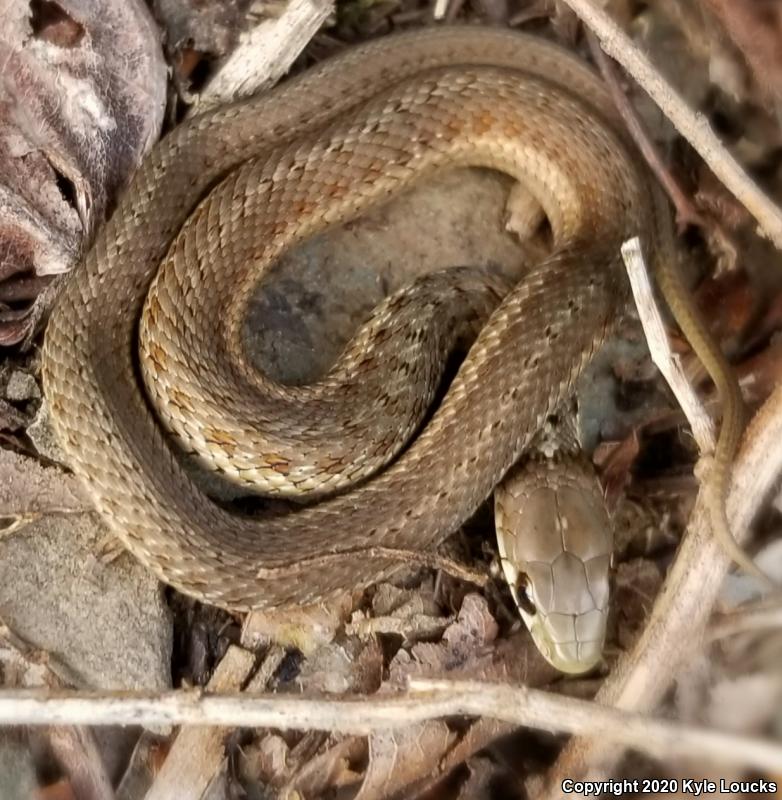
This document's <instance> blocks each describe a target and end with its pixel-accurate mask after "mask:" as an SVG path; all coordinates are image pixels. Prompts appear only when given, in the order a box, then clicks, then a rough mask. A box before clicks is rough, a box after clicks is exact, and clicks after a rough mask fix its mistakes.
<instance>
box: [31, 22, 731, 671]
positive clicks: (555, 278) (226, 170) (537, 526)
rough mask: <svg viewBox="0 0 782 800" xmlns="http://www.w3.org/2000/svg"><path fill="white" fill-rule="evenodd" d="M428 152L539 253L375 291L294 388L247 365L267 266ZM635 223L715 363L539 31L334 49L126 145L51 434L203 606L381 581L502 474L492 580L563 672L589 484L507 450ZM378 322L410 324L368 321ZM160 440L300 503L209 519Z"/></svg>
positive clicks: (593, 516) (654, 234)
mask: <svg viewBox="0 0 782 800" xmlns="http://www.w3.org/2000/svg"><path fill="white" fill-rule="evenodd" d="M454 167H479V168H488V169H493V170H498V171H500V172H503V173H506V174H507V175H510V176H511V177H512V178H514V179H516V180H517V181H518V182H519V183H520V184H522V185H523V186H524V187H525V191H528V192H529V193H530V195H531V196H532V197H533V198H534V200H535V202H537V203H538V204H539V205H540V207H541V208H542V210H543V211H544V212H545V215H546V217H547V220H548V223H549V225H550V231H551V241H552V248H551V253H550V255H548V256H546V257H544V258H542V259H541V260H540V261H539V262H538V263H536V264H534V265H532V266H531V267H530V269H529V270H528V271H527V273H526V274H525V276H524V278H523V279H522V280H520V281H519V282H518V283H517V284H515V285H514V286H512V287H507V286H501V285H500V282H499V281H497V280H494V279H492V278H491V277H487V278H485V279H482V278H479V276H476V274H475V272H474V271H471V270H469V269H457V270H454V271H446V272H447V273H448V274H446V275H438V274H436V273H433V274H432V275H431V276H427V277H425V278H424V279H422V280H420V281H419V282H418V283H419V284H420V285H419V286H418V287H416V288H414V289H411V290H409V291H408V290H403V291H401V292H400V293H398V294H394V295H392V296H391V297H389V298H388V299H387V300H386V301H385V303H384V304H382V306H381V308H380V309H379V310H378V311H376V312H375V314H374V315H373V317H372V318H371V319H370V321H369V322H368V323H367V325H366V326H365V327H364V328H363V329H362V330H361V331H360V332H359V333H357V334H356V336H355V337H354V339H353V340H352V341H351V343H350V344H349V345H348V346H347V347H346V349H345V351H344V353H343V355H342V356H341V357H340V359H339V360H338V362H337V364H336V365H335V366H334V367H333V368H332V370H331V371H330V372H329V373H328V374H327V375H326V376H325V377H323V378H322V379H321V380H320V381H318V382H316V383H315V384H313V385H312V386H305V387H285V386H282V385H280V384H277V383H275V382H274V381H272V380H271V379H269V378H268V377H266V376H264V375H262V374H259V373H258V371H257V370H256V369H255V368H253V367H252V365H251V364H250V363H249V359H248V357H247V356H246V354H245V353H244V351H243V347H242V345H241V331H242V320H243V319H244V315H245V311H246V308H247V304H248V302H249V299H250V297H251V296H252V293H253V291H254V289H255V287H256V285H257V284H258V282H259V281H260V280H261V279H262V277H263V275H264V274H265V273H267V272H268V271H269V270H270V269H272V268H273V266H274V264H275V262H276V261H277V260H278V259H279V257H280V255H281V254H283V253H285V252H287V251H288V250H290V249H291V248H292V247H294V246H295V245H296V244H298V243H299V242H301V241H304V240H306V239H307V238H308V237H311V236H313V235H316V234H317V233H319V232H322V231H324V230H326V229H329V228H331V227H334V226H338V225H340V224H343V223H346V222H348V221H350V220H352V219H354V218H355V217H357V216H359V215H361V214H362V213H364V212H366V211H367V210H369V209H371V208H373V207H376V206H378V205H379V204H382V203H384V202H387V201H388V200H389V199H390V198H392V197H398V196H399V195H400V194H402V193H403V192H404V191H406V190H408V189H410V188H411V187H414V186H416V185H417V184H419V183H421V182H422V181H425V180H426V179H427V177H429V176H431V175H433V174H435V173H437V172H438V171H441V170H445V169H451V168H454ZM635 235H638V236H640V237H641V240H642V243H643V245H644V247H645V250H646V251H647V252H648V253H650V254H651V255H652V260H653V262H654V266H655V271H656V272H657V273H658V274H659V275H660V276H661V282H662V281H663V280H667V281H668V286H667V289H666V296H672V297H675V298H677V299H678V300H680V301H681V303H682V304H683V306H682V307H679V308H678V313H677V318H679V321H680V324H682V326H683V327H685V325H686V327H687V328H688V330H687V331H686V332H687V333H688V335H689V333H690V331H694V332H695V333H696V334H697V335H698V336H699V337H700V338H697V337H696V340H697V347H699V348H700V349H699V350H698V352H699V353H700V354H701V356H702V357H704V355H703V353H704V352H705V353H706V355H707V356H708V357H709V359H710V360H709V362H708V363H709V364H711V365H714V364H715V363H716V364H717V366H716V367H714V370H715V371H716V372H717V373H718V374H722V373H723V372H724V369H723V366H724V365H723V364H722V362H719V358H720V354H719V351H718V350H716V351H715V348H714V346H713V345H711V344H710V339H709V337H708V334H705V333H703V325H702V322H701V321H700V320H699V319H698V318H697V317H696V316H694V315H693V314H694V312H692V308H691V305H692V304H691V301H690V300H688V298H687V293H686V289H684V288H683V287H682V285H681V281H680V278H678V277H677V276H676V274H675V270H674V269H673V266H672V262H673V261H674V256H673V254H672V244H671V240H672V234H671V230H670V220H669V211H668V208H667V203H666V201H665V200H664V199H663V198H662V197H661V194H660V190H659V189H658V188H657V185H656V183H655V182H654V180H653V179H652V178H651V176H650V174H649V173H648V171H647V168H646V167H645V166H644V165H643V163H642V161H641V159H639V157H638V156H637V154H636V152H635V150H634V148H633V146H632V145H631V144H630V143H629V141H628V139H627V136H626V134H625V133H624V132H623V130H622V128H621V125H620V123H619V122H618V118H617V115H616V112H615V111H614V107H613V105H612V103H611V100H610V98H609V96H608V95H607V93H606V91H605V89H604V88H603V85H602V83H601V82H600V80H599V79H598V78H597V77H596V75H595V74H594V73H593V71H592V70H591V68H589V67H588V66H587V65H586V64H584V63H582V61H581V60H580V59H579V58H577V57H576V56H575V55H573V54H571V53H569V52H567V51H565V50H564V49H561V48H560V47H558V46H557V45H555V44H553V43H551V42H549V41H546V40H544V39H542V38H538V37H534V36H529V35H525V34H522V33H518V32H514V31H509V30H503V29H499V28H491V27H480V26H451V27H449V26H444V27H433V28H425V29H420V30H416V31H413V32H403V33H399V34H395V35H391V36H387V37H383V38H380V39H378V40H375V41H370V42H367V43H365V44H362V45H359V46H355V47H351V48H348V49H347V50H346V51H344V52H342V53H340V54H338V55H336V56H334V57H332V58H330V59H327V60H326V61H323V62H321V63H320V64H318V65H316V66H314V67H311V68H309V69H307V70H305V71H303V72H301V73H300V74H298V75H296V76H294V77H292V78H289V79H288V80H286V81H284V82H283V83H282V84H281V85H279V86H278V87H276V88H275V89H273V90H271V91H269V92H266V93H263V94H260V95H257V96H253V97H250V98H247V99H241V100H237V101H235V102H233V103H231V104H228V105H225V106H221V107H218V108H216V109H213V110H209V111H207V112H204V113H202V114H196V115H193V116H191V117H188V118H186V119H185V120H184V121H183V122H182V123H181V124H179V125H178V126H176V127H175V128H174V129H173V130H172V131H171V132H170V133H169V134H168V135H167V136H165V137H164V138H163V139H162V140H161V141H160V142H159V143H158V144H157V145H156V146H154V147H153V149H152V150H151V151H150V153H149V154H148V156H147V157H146V158H145V159H144V161H143V163H142V164H141V166H140V167H139V168H138V170H137V171H136V172H135V174H134V176H133V178H132V180H131V182H130V184H129V187H128V188H127V190H126V191H125V192H124V193H123V195H122V196H121V197H120V199H119V201H118V204H117V206H116V209H115V210H114V212H113V214H112V215H111V217H110V218H109V220H108V221H107V222H106V223H105V225H104V226H103V227H102V229H101V230H100V231H99V232H98V234H97V236H96V238H95V241H94V242H93V244H92V246H91V248H90V249H89V251H88V252H87V253H86V255H85V257H84V258H83V260H82V262H81V263H80V264H79V265H78V266H77V267H76V268H75V269H74V271H73V273H72V274H71V275H70V276H69V279H68V281H67V283H66V285H65V286H64V288H63V290H62V293H61V296H60V297H59V299H58V301H57V304H56V307H55V309H54V311H53V313H52V316H51V318H50V320H49V323H48V326H47V330H46V335H45V341H44V346H43V359H42V374H43V382H44V389H45V395H46V398H47V402H48V405H49V410H50V415H51V419H52V423H53V427H54V430H55V432H56V434H57V437H58V439H59V441H60V443H61V445H62V447H63V449H64V451H65V453H66V457H67V460H68V462H69V464H70V466H71V467H72V469H73V471H74V472H75V473H76V475H78V476H79V478H80V479H81V480H82V482H83V483H84V484H85V486H86V488H87V491H88V492H89V495H90V497H91V499H92V501H93V503H94V505H95V507H96V509H97V511H98V512H99V514H100V515H101V517H102V518H103V519H104V521H105V522H106V524H107V525H108V527H109V528H110V530H111V531H112V532H113V533H115V534H116V535H117V536H118V537H119V538H120V539H121V540H122V542H123V543H124V545H125V546H126V547H127V548H128V549H129V550H130V551H131V552H132V553H133V554H134V556H135V557H136V558H137V559H138V560H139V561H140V562H141V563H142V564H143V565H145V566H146V567H147V568H149V569H150V570H152V571H153V572H154V573H155V574H156V575H157V576H159V578H160V579H161V580H162V581H164V582H166V583H168V584H170V585H172V586H173V587H175V588H177V589H178V590H180V591H182V592H184V593H185V594H188V595H190V596H193V597H195V598H198V599H200V600H202V601H204V602H206V603H210V604H213V605H216V606H220V607H222V608H225V609H229V610H232V611H248V610H251V609H263V608H266V609H268V608H285V607H290V606H296V605H301V604H307V603H315V602H326V601H327V600H328V598H330V597H332V596H334V595H335V594H336V593H337V592H339V591H343V590H344V589H346V588H349V589H353V588H355V587H366V586H369V585H371V584H373V583H375V582H377V581H380V580H384V579H388V578H390V577H393V576H394V575H395V574H397V573H398V572H399V570H400V569H402V568H404V566H405V559H404V554H405V553H422V554H425V553H431V552H433V551H434V550H435V549H436V548H437V547H438V546H439V545H440V544H441V543H442V542H443V541H444V540H445V539H446V538H447V537H448V536H449V535H450V534H452V533H453V532H454V531H455V530H456V529H457V528H458V527H459V526H460V525H461V524H462V523H464V522H465V521H466V520H467V519H468V518H469V517H470V516H471V515H473V514H474V512H475V511H476V509H477V508H478V507H479V506H480V505H481V504H482V503H483V502H484V501H485V500H486V499H487V498H489V497H490V495H491V493H492V491H493V490H494V489H495V487H497V486H498V484H500V483H501V481H502V479H503V477H504V476H506V475H508V474H509V473H510V475H511V477H513V475H514V473H515V472H517V471H522V472H524V476H522V477H521V478H520V480H521V481H522V483H521V484H511V487H513V486H515V487H516V488H511V489H510V490H509V491H506V490H505V489H503V490H501V491H502V492H504V494H499V495H498V500H497V514H498V528H500V529H501V530H502V531H506V533H505V534H502V535H501V539H500V555H501V561H502V564H503V569H504V572H505V575H506V577H507V578H508V579H509V581H510V583H511V590H512V593H513V596H514V599H516V602H517V604H518V605H519V608H520V610H522V611H523V613H524V615H526V616H525V619H527V621H528V623H529V624H530V628H531V630H532V632H533V637H534V638H535V641H536V643H537V644H538V645H539V647H540V648H541V650H542V652H543V653H544V655H545V656H546V657H547V658H548V659H549V660H550V661H551V662H552V663H553V664H555V666H557V667H559V668H560V669H563V670H564V671H568V672H583V671H584V670H585V669H589V668H591V667H592V666H593V665H594V664H595V663H596V662H597V660H598V659H599V656H600V648H601V647H602V639H603V637H604V633H605V620H606V615H607V569H608V553H607V552H606V550H607V547H608V545H609V544H610V541H609V539H607V537H606V534H605V531H604V527H603V524H602V521H601V520H602V519H603V517H602V515H603V513H604V512H603V511H601V510H600V507H599V504H598V500H599V498H598V500H596V499H595V492H596V491H597V492H598V493H599V489H596V488H595V486H594V482H593V479H592V478H589V479H587V478H584V473H583V472H582V471H578V470H577V471H576V472H574V471H573V469H574V468H571V467H569V466H567V465H564V464H562V463H558V461H557V459H554V460H550V461H546V462H541V461H540V459H538V458H536V457H535V456H534V453H533V449H534V442H535V440H536V436H538V434H539V432H540V430H541V428H542V427H543V426H544V425H545V423H546V420H548V419H550V418H551V416H552V415H553V414H555V413H556V412H557V410H558V409H561V408H562V406H563V403H566V402H567V401H568V398H570V397H571V396H572V395H573V392H574V388H575V383H576V381H577V379H578V377H579V375H580V374H581V372H582V371H583V369H584V367H585V365H586V364H587V363H588V362H589V360H590V358H591V357H592V354H593V353H594V352H595V351H596V349H597V348H598V347H599V346H600V345H601V344H602V342H604V341H605V339H606V337H607V336H608V335H609V333H610V331H611V330H612V328H613V326H614V324H615V322H616V320H617V318H618V315H619V314H620V313H621V311H622V309H623V308H624V307H625V305H626V303H627V300H628V297H629V290H628V284H627V280H626V277H625V276H624V273H623V269H622V266H621V261H620V257H619V250H620V245H621V244H622V242H623V241H624V240H626V239H627V238H629V237H631V236H635ZM416 298H417V299H416ZM422 307H424V308H425V309H426V310H428V311H429V312H432V313H433V314H434V315H435V316H437V314H438V313H439V314H440V315H441V321H440V322H439V323H436V324H435V329H436V330H435V332H434V333H431V334H426V333H424V332H423V329H424V327H425V326H424V325H423V324H419V323H418V322H417V321H416V320H417V315H419V313H420V309H421V308H422ZM406 315H407V316H408V318H410V319H409V320H408V321H409V323H410V327H407V328H405V323H402V327H401V332H400V331H399V330H397V329H394V325H395V324H396V322H397V321H398V320H400V319H402V318H404V317H405V316H406ZM682 319H683V320H684V323H682ZM473 329H476V333H475V334H474V341H472V343H471V344H470V345H469V349H468V350H467V353H466V356H465V357H464V360H463V362H462V363H461V365H460V366H459V369H458V371H457V372H456V375H455V377H453V379H452V380H451V381H450V383H449V384H448V388H447V391H446V392H445V394H444V396H443V398H442V400H441V401H440V402H439V404H438V405H437V407H436V408H435V409H434V410H433V411H431V413H430V412H427V411H426V408H427V405H428V403H429V402H430V400H431V399H432V397H433V396H434V394H435V393H436V389H432V388H431V387H432V385H435V386H436V385H437V384H438V381H439V380H440V378H439V377H438V376H441V374H442V372H441V371H438V369H439V368H437V367H434V366H431V364H432V360H431V359H429V360H427V359H426V358H424V360H423V361H421V360H420V359H419V356H420V351H421V350H422V348H427V347H428V348H430V349H431V348H433V349H434V350H435V351H436V352H437V353H439V356H442V354H443V353H444V352H445V351H446V350H447V349H448V348H449V347H451V346H452V345H453V343H454V342H455V341H456V340H461V339H462V338H464V336H465V335H466V331H468V330H473ZM405 330H406V331H407V332H406V333H405V332H404V331H405ZM691 338H692V337H691ZM140 340H141V343H140ZM703 342H705V344H704V343H703ZM439 356H438V357H439ZM715 359H716V361H715ZM435 360H436V359H435ZM704 360H706V359H705V358H704ZM720 370H722V372H720ZM725 380H726V381H728V379H725ZM407 384H412V385H413V390H408V389H407V388H405V386H406V385H407ZM725 385H728V384H725ZM427 387H428V388H427ZM419 391H423V394H424V398H423V399H420V398H419V395H418V392H419ZM365 404H366V405H365ZM226 408H227V410H226ZM397 412H399V413H401V414H402V416H403V418H404V419H403V421H401V422H398V421H397V419H398V415H397ZM422 414H423V415H424V416H426V415H428V418H427V419H426V420H425V421H424V422H423V423H422V421H421V420H422ZM264 426H265V432H264V433H258V432H257V431H258V430H259V429H261V428H264ZM297 437H298V439H297ZM175 438H176V440H178V442H179V443H178V444H175V443H174V439H175ZM251 440H252V441H253V442H254V443H255V445H256V446H257V447H260V451H259V452H255V451H254V450H252V448H251V447H250V446H249V444H247V443H248V442H250V441H251ZM292 440H295V441H292ZM183 452H184V453H185V454H189V455H188V457H192V458H195V459H196V460H198V461H200V462H201V463H206V464H207V466H208V468H209V469H212V470H215V471H218V472H221V473H222V474H225V475H228V476H229V477H232V478H233V479H236V480H238V482H239V483H241V484H243V485H246V486H248V487H249V486H252V487H254V488H259V489H260V490H261V491H266V492H268V493H271V494H273V495H274V494H277V495H280V496H283V497H289V498H290V497H293V498H296V497H297V495H299V494H307V493H309V495H310V496H312V497H313V498H314V502H311V503H306V504H302V505H301V506H300V507H296V508H294V509H293V510H290V511H285V512H282V511H280V512H278V511H276V510H273V511H269V512H268V513H260V514H256V515H250V514H246V513H238V512H237V511H236V510H235V509H233V508H228V507H226V506H225V504H221V503H219V502H217V501H216V500H214V499H213V498H212V497H210V496H209V495H208V494H207V493H206V491H205V490H204V489H203V488H202V486H201V484H200V483H199V482H198V481H197V480H196V479H194V477H193V475H192V471H191V469H190V468H189V466H188V465H187V464H185V463H183ZM723 455H724V454H723ZM525 460H526V463H527V467H524V466H523V463H524V462H525ZM519 464H522V466H514V465H519ZM723 471H724V470H723ZM525 481H526V482H525ZM585 481H587V482H591V483H590V485H589V486H587V485H586V484H585ZM519 487H521V488H519ZM536 509H537V510H536ZM552 509H553V510H552ZM541 514H542V517H541ZM541 519H543V521H541ZM517 525H521V526H522V527H521V530H519V529H517V527H516V526H517ZM525 526H526V527H525ZM554 562H557V564H555V563H554Z"/></svg>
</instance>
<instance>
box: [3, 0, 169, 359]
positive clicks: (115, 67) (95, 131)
mask: <svg viewBox="0 0 782 800" xmlns="http://www.w3.org/2000/svg"><path fill="white" fill-rule="evenodd" d="M3 17H4V18H3V25H2V27H1V28H0V50H2V51H3V53H4V60H3V81H2V82H0V175H1V176H2V178H1V179H0V280H2V279H6V278H8V277H10V276H14V275H24V276H26V277H28V278H29V277H30V275H31V274H33V273H34V274H36V275H39V276H41V275H53V274H56V273H61V272H65V271H67V270H68V269H70V268H71V267H72V266H73V264H74V262H75V261H76V259H77V258H78V256H79V253H80V252H81V249H82V246H83V243H84V242H85V240H89V239H90V238H91V236H92V234H93V232H94V230H95V229H96V227H97V226H98V225H100V224H101V223H102V222H103V220H104V218H105V217H106V216H107V214H108V212H109V210H110V207H111V205H112V204H113V203H114V202H115V200H116V196H117V193H118V191H119V189H120V188H121V187H122V186H123V185H124V184H125V183H126V182H127V179H128V177H129V176H130V174H131V173H132V172H133V170H134V169H135V168H136V166H137V165H138V163H139V162H140V160H141V157H142V154H143V153H144V152H145V151H146V149H148V147H149V146H150V145H151V144H152V143H153V142H154V141H155V140H156V139H157V137H158V135H159V132H160V127H161V124H162V120H163V112H164V108H165V92H166V65H165V62H164V60H163V55H162V51H161V49H160V36H159V32H158V31H157V29H156V28H155V25H154V23H153V22H152V19H151V17H150V16H149V12H148V11H147V9H146V7H145V6H144V4H143V3H142V2H140V1H139V0H112V1H111V2H106V1H105V0H57V2H55V1H54V0H31V2H26V0H9V2H8V3H6V4H5V7H4V15H3ZM4 316H5V319H4V320H2V322H3V324H2V325H0V343H3V344H9V343H11V342H13V341H19V340H20V339H21V338H23V336H24V335H25V333H26V332H27V330H28V328H29V324H30V318H29V316H28V315H27V310H26V309H19V310H7V311H6V312H4Z"/></svg>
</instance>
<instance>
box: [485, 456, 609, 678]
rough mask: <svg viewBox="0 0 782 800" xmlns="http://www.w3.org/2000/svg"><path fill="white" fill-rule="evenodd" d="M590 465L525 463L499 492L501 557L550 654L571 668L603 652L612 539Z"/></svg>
mask: <svg viewBox="0 0 782 800" xmlns="http://www.w3.org/2000/svg"><path fill="white" fill-rule="evenodd" d="M560 469H564V471H559V472H558V471H557V470H560ZM583 469H585V465H584V464H582V463H581V462H578V463H574V464H572V465H562V464H561V463H559V464H558V465H557V470H555V469H553V468H552V469H549V468H547V467H546V468H544V469H541V468H540V465H537V466H536V468H535V469H533V470H528V469H527V468H526V467H524V468H522V469H521V470H516V471H514V472H513V473H512V474H511V475H510V476H509V478H508V479H506V481H505V483H504V485H503V487H502V488H501V489H499V490H498V491H497V493H496V495H495V519H496V524H497V541H498V546H499V553H500V563H501V564H502V569H503V573H504V575H505V579H506V581H507V582H508V585H509V587H510V590H511V594H512V595H513V599H514V601H515V603H516V607H517V608H518V610H519V614H520V615H521V618H522V619H523V620H524V622H525V624H526V626H527V628H528V629H529V631H530V634H531V635H532V638H533V640H534V642H535V644H536V645H537V647H538V649H539V650H540V652H541V654H542V655H543V656H544V658H546V660H547V661H548V662H549V663H550V664H552V666H554V667H556V668H557V669H558V670H560V671H562V672H565V673H569V674H572V675H579V674H583V673H585V672H588V671H589V670H591V669H592V668H593V667H595V666H596V665H597V664H598V663H599V662H600V661H601V659H602V653H603V645H604V642H605V635H606V623H607V620H608V595H609V577H610V566H611V549H612V544H613V542H612V540H613V536H612V529H611V522H610V519H609V516H608V512H607V511H606V508H605V505H604V503H603V499H602V494H601V492H600V489H599V486H598V484H597V480H596V478H595V477H594V474H591V475H590V474H589V473H588V472H587V473H584V472H582V470H583Z"/></svg>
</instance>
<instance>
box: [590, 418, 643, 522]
mask: <svg viewBox="0 0 782 800" xmlns="http://www.w3.org/2000/svg"><path fill="white" fill-rule="evenodd" d="M640 452H641V441H640V438H639V436H638V429H637V428H633V429H632V430H631V431H630V433H629V435H628V436H626V437H625V438H624V439H622V441H620V442H601V443H600V444H599V445H598V446H597V447H596V448H595V451H594V453H593V454H592V460H593V461H594V463H595V465H596V466H598V467H600V483H601V484H602V486H603V492H604V494H605V498H606V504H607V506H608V508H610V509H615V508H616V506H617V504H618V502H619V498H620V497H621V496H622V493H623V492H624V490H625V489H626V488H627V486H628V485H629V484H630V481H631V480H632V468H633V464H635V460H636V458H638V454H639V453H640Z"/></svg>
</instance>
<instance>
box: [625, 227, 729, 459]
mask: <svg viewBox="0 0 782 800" xmlns="http://www.w3.org/2000/svg"><path fill="white" fill-rule="evenodd" d="M622 258H623V259H624V262H625V267H626V268H627V275H628V277H629V278H630V286H631V288H632V290H633V297H634V298H635V304H636V306H637V308H638V316H639V317H640V319H641V325H642V326H643V329H644V334H645V335H646V341H647V343H648V345H649V352H650V354H651V356H652V361H653V362H654V363H655V365H656V366H657V369H659V370H660V372H661V373H662V375H663V377H664V378H665V380H666V381H667V382H668V385H669V386H670V387H671V391H672V392H673V393H674V394H675V395H676V399H677V401H678V402H679V405H680V406H681V407H682V410H683V411H684V413H685V415H686V417H687V420H688V422H689V423H690V426H691V428H692V433H693V436H694V437H695V441H696V442H697V444H698V449H699V450H700V451H701V453H711V452H713V451H714V444H715V441H716V440H715V434H714V422H713V421H712V419H711V417H710V416H709V414H708V412H707V411H706V409H705V408H704V407H703V404H702V403H701V401H700V400H699V398H698V395H697V394H696V393H695V390H694V389H693V388H692V386H691V385H690V382H689V381H688V380H687V376H686V375H685V373H684V370H683V369H682V366H681V363H680V361H679V359H678V357H677V356H676V355H674V353H673V351H672V350H671V346H670V343H669V341H668V335H667V334H666V332H665V324H664V323H663V319H662V315H661V314H660V312H659V310H658V308H657V304H656V303H655V300H654V293H653V292H652V286H651V283H650V281H649V275H648V272H647V270H646V266H645V264H644V260H643V254H642V252H641V241H640V239H639V238H638V237H637V236H635V237H633V238H632V239H629V240H628V241H626V242H625V243H624V244H623V245H622Z"/></svg>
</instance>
